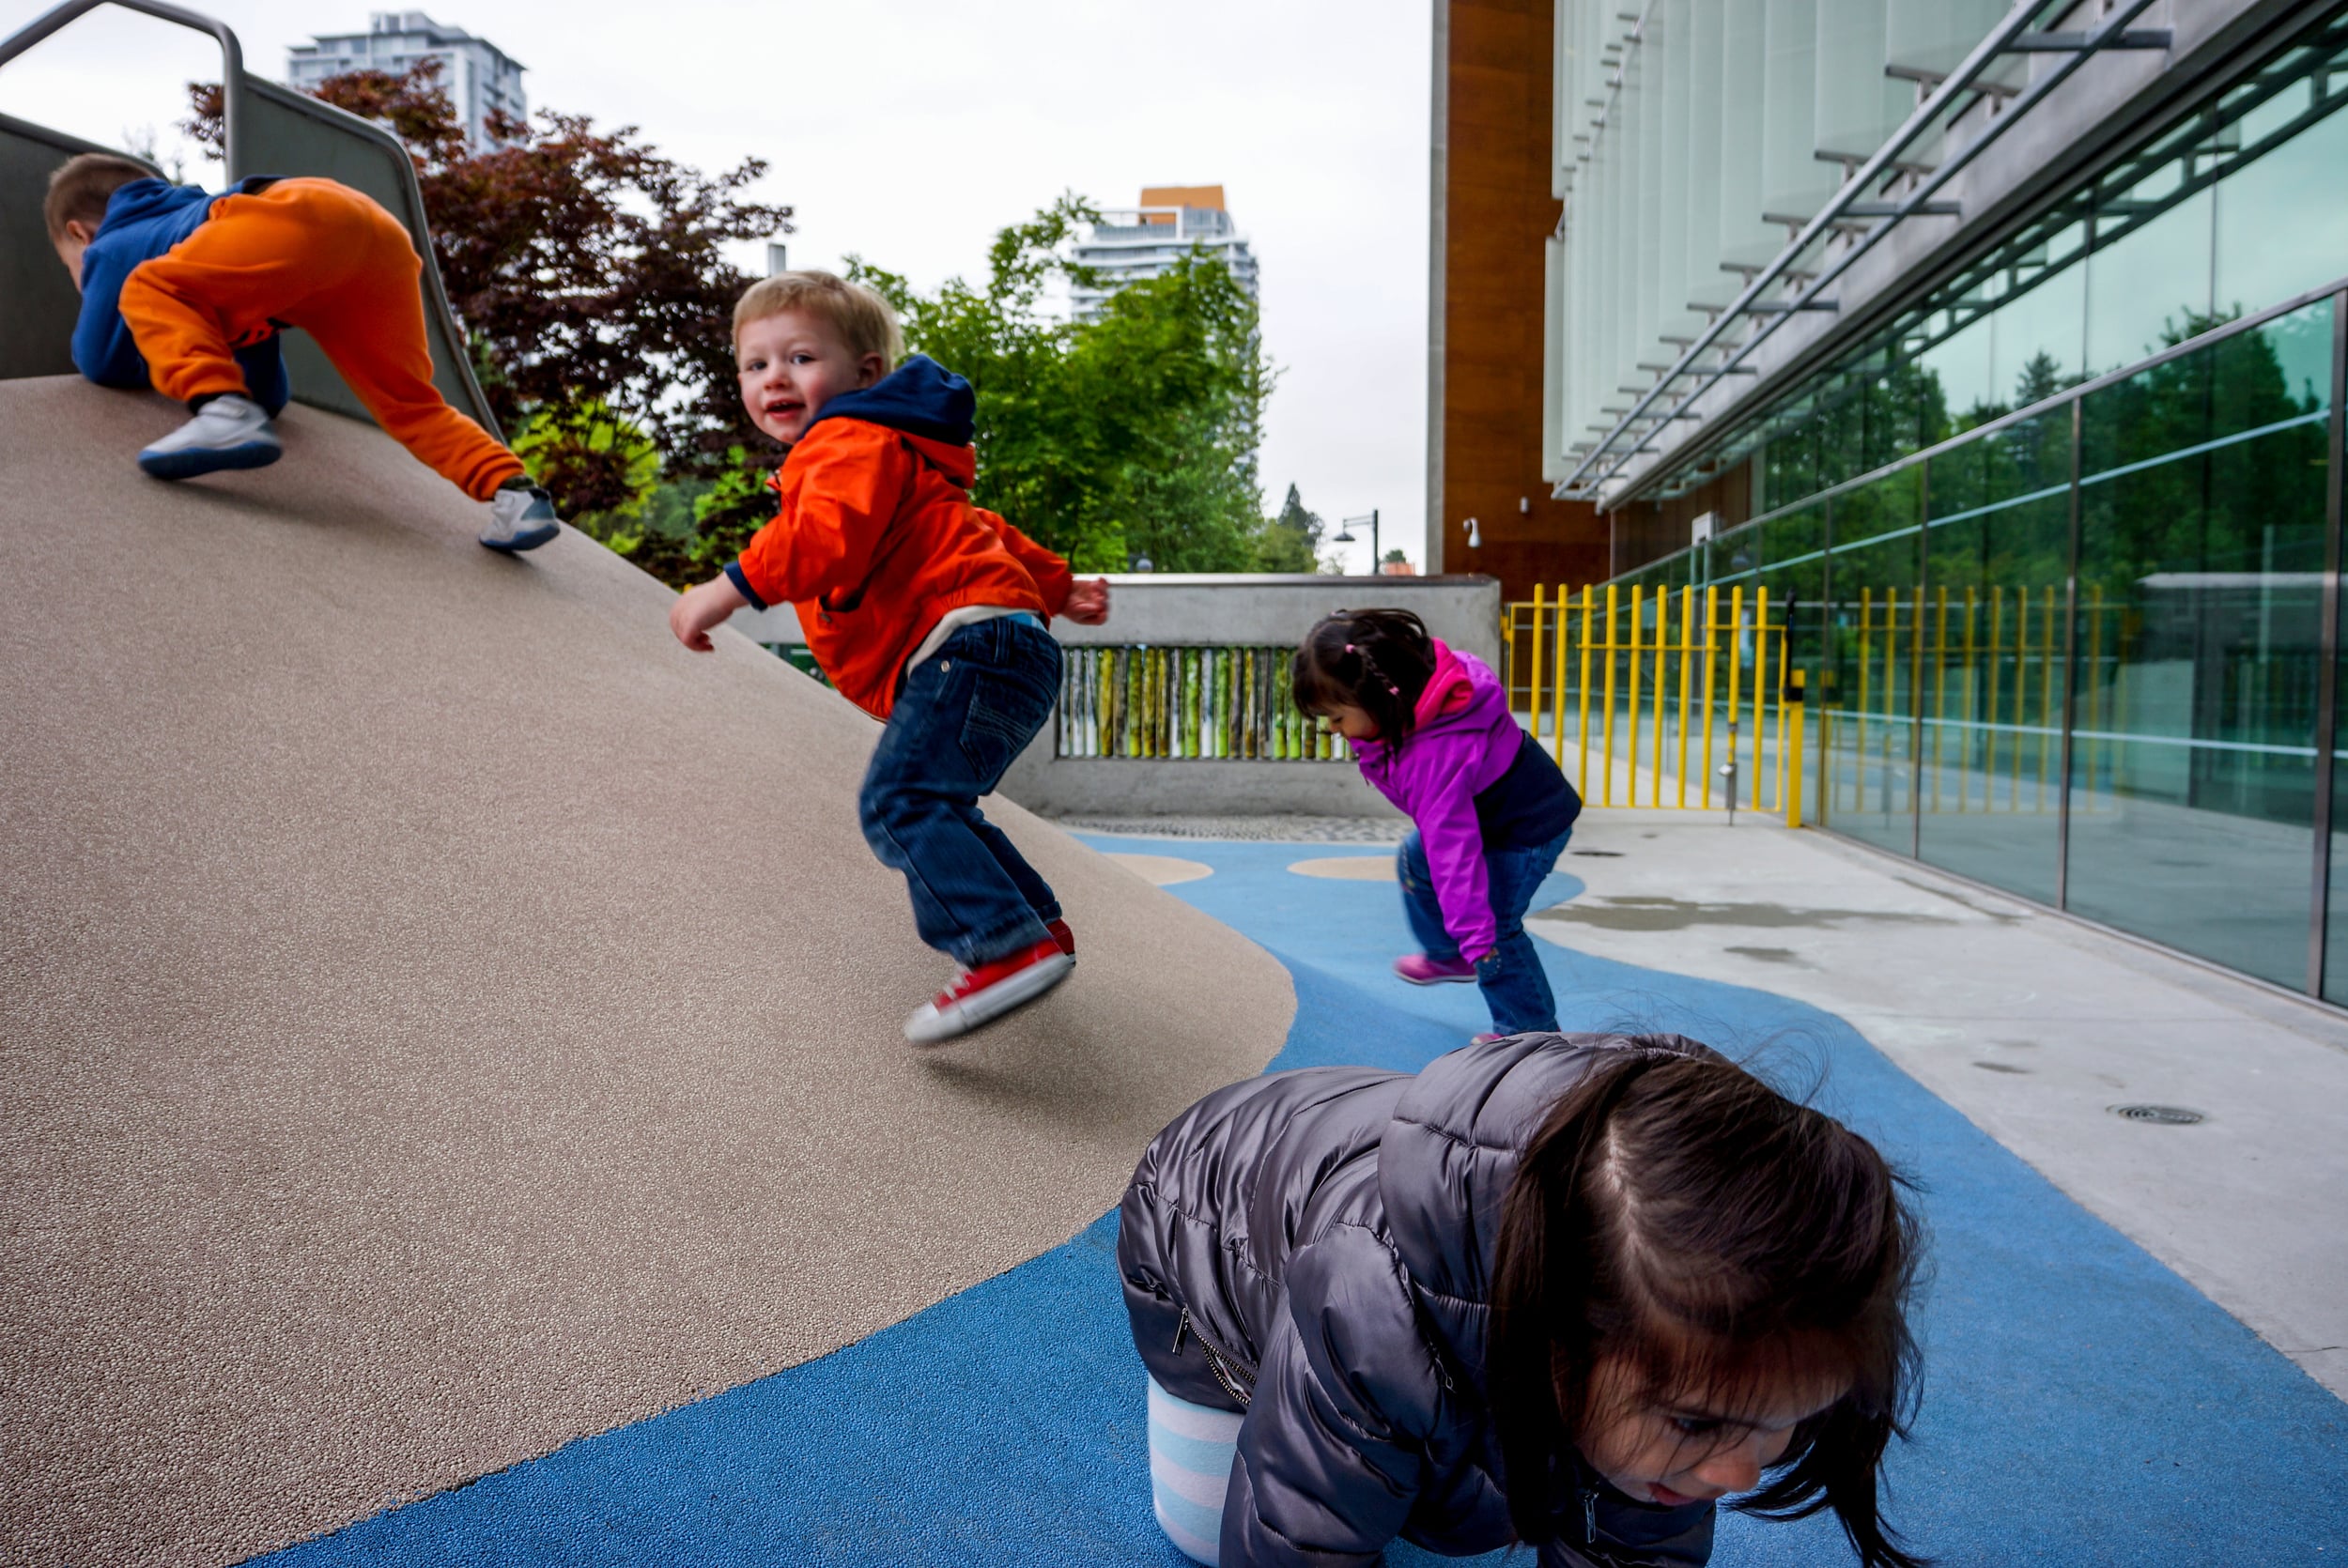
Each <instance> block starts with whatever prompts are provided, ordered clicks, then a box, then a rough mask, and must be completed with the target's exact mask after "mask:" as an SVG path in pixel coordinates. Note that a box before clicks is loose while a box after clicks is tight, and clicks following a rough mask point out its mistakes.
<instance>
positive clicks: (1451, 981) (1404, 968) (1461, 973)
mask: <svg viewBox="0 0 2348 1568" xmlns="http://www.w3.org/2000/svg"><path fill="white" fill-rule="evenodd" d="M1394 972H1395V973H1396V974H1398V975H1399V976H1402V977H1403V978H1404V979H1406V980H1408V981H1410V982H1411V984H1413V985H1414V986H1439V985H1446V984H1448V985H1471V986H1472V985H1474V984H1475V965H1474V964H1472V963H1470V962H1468V961H1467V960H1465V959H1434V958H1429V957H1428V956H1427V955H1426V954H1425V953H1405V954H1403V955H1402V956H1401V957H1400V958H1398V959H1397V960H1395V961H1394Z"/></svg>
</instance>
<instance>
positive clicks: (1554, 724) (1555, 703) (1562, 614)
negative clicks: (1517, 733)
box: [1534, 583, 1572, 762]
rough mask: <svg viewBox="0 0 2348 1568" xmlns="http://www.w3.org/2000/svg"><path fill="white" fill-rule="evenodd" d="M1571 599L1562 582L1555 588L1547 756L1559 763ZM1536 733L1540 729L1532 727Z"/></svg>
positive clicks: (1562, 752)
mask: <svg viewBox="0 0 2348 1568" xmlns="http://www.w3.org/2000/svg"><path fill="white" fill-rule="evenodd" d="M1571 598H1572V595H1571V593H1570V592H1568V589H1567V587H1566V585H1565V584H1564V583H1559V584H1558V585H1557V635H1556V637H1555V638H1552V641H1551V643H1550V659H1551V661H1552V665H1553V666H1554V668H1553V669H1551V671H1550V682H1549V734H1550V742H1549V754H1550V756H1551V757H1552V759H1554V760H1555V761H1559V762H1563V761H1565V760H1566V625H1567V620H1568V617H1567V606H1568V603H1569V602H1570V600H1571ZM1534 732H1535V733H1536V734H1538V733H1539V732H1540V731H1539V727H1538V726H1537V725H1536V726H1535V728H1534Z"/></svg>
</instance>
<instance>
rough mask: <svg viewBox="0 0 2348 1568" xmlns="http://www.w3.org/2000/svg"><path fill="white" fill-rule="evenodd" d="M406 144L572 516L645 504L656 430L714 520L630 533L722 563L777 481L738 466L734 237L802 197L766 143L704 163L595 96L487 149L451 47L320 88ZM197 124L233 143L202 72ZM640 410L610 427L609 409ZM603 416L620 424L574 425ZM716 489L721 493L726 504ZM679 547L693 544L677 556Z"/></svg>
mask: <svg viewBox="0 0 2348 1568" xmlns="http://www.w3.org/2000/svg"><path fill="white" fill-rule="evenodd" d="M310 90H311V92H312V93H313V94H314V95H315V96H317V97H318V98H320V99H323V100H326V101H327V102H329V103H332V104H333V105H335V106H336V107H338V108H342V109H347V110H348V111H350V112H351V113H352V114H355V115H362V116H363V117H364V118H367V119H371V120H375V121H377V122H378V123H380V124H382V125H384V126H385V127H387V128H388V129H389V130H390V131H392V132H393V133H394V135H396V136H398V137H399V139H400V140H401V141H402V142H403V143H404V144H406V146H407V147H408V150H409V155H410V156H411V157H413V158H414V160H415V164H416V177H417V179H418V181H419V183H420V184H421V185H422V187H423V190H424V205H425V214H426V217H427V219H428V220H429V222H430V223H431V225H432V240H433V251H434V254H435V257H436V259H437V260H438V261H439V263H440V278H441V281H442V283H443V284H445V285H446V286H447V289H448V296H449V303H450V304H451V305H452V306H453V307H454V308H455V310H456V315H457V319H458V321H459V323H460V324H461V325H462V326H463V328H464V329H465V331H466V332H467V333H468V334H469V335H470V337H471V342H472V345H473V352H474V359H475V366H474V368H475V371H476V374H478V375H479V377H480V379H481V384H482V390H483V392H486V393H487V396H488V399H489V404H490V407H492V408H493V409H494V410H495V411H496V413H497V416H498V419H499V421H500V422H501V423H503V424H504V425H505V427H506V429H507V431H508V433H509V435H510V434H512V433H513V432H516V431H517V430H521V429H523V428H525V427H530V426H534V427H535V429H536V431H537V433H538V434H537V435H536V436H535V437H534V438H533V441H532V443H531V451H530V453H529V455H530V458H531V461H532V464H533V469H536V470H537V478H538V479H539V481H540V483H542V484H546V485H547V486H548V489H550V490H552V491H553V492H554V494H555V497H556V500H557V502H558V503H559V504H560V506H561V507H562V510H563V513H564V515H565V516H569V517H575V518H582V519H592V518H595V517H596V516H598V515H600V516H602V517H605V518H607V519H609V518H611V517H613V516H614V515H618V514H621V513H624V512H628V511H631V510H633V509H635V508H637V507H639V506H640V505H641V502H642V500H643V499H644V496H643V470H644V469H645V468H646V464H645V462H644V454H643V451H642V441H641V440H639V439H634V438H632V432H633V431H641V434H642V437H643V438H649V440H650V442H651V444H652V445H653V447H654V448H655V449H657V453H658V454H659V459H660V472H661V474H662V475H663V477H664V478H666V479H668V480H669V481H671V482H672V483H677V482H683V483H686V484H697V483H699V484H706V483H708V482H718V481H723V482H724V483H720V484H718V488H717V489H716V490H715V491H714V492H709V493H706V494H705V495H704V498H703V504H702V505H701V506H700V508H699V509H698V511H699V514H700V526H699V528H698V530H695V531H691V532H689V533H688V534H687V536H684V537H677V536H675V535H673V534H671V535H661V536H649V535H647V534H645V533H644V532H642V531H641V530H639V531H637V532H634V533H630V532H628V531H627V530H626V528H625V527H624V526H622V527H619V528H617V529H614V528H610V527H607V528H605V529H599V530H597V531H601V532H605V533H606V534H607V536H610V535H611V534H612V533H614V532H617V534H618V535H619V538H618V542H619V543H621V544H622V545H623V546H625V547H627V548H628V549H629V550H630V553H632V554H633V555H634V557H635V559H636V560H637V561H639V563H640V564H641V565H643V566H645V568H646V569H647V570H650V571H653V572H654V573H655V574H656V575H657V576H665V577H669V578H671V579H672V580H681V579H683V578H685V577H689V576H696V575H706V565H707V560H706V558H712V557H724V556H725V555H726V554H727V552H728V547H729V546H730V545H732V544H733V543H736V542H738V539H739V537H740V535H741V534H742V533H743V532H744V531H745V530H746V529H747V528H748V527H749V526H750V524H751V523H753V522H754V520H755V518H756V516H757V515H758V514H759V513H760V512H761V511H762V510H763V500H764V498H763V497H761V496H760V495H759V494H758V492H757V491H756V489H755V488H754V487H753V486H749V485H745V484H742V483H741V482H740V475H739V470H740V469H742V468H743V467H744V465H745V462H746V460H751V459H747V453H749V452H750V451H754V450H756V449H757V447H758V444H759V442H760V440H761V438H759V437H758V435H757V434H756V432H755V431H754V429H753V428H752V427H751V426H750V424H749V422H748V420H747V419H746V418H745V417H744V415H743V412H742V407H741V403H740V399H739V397H738V396H737V394H736V390H735V381H734V346H733V325H732V323H733V311H734V300H735V299H736V298H737V297H738V296H739V295H740V294H741V292H742V290H743V289H744V288H745V287H747V286H748V285H749V282H750V280H749V277H748V276H746V275H745V274H744V273H743V272H742V271H741V270H740V269H736V268H735V267H734V266H732V265H731V264H730V263H728V262H727V261H726V260H725V258H724V255H723V254H722V251H721V247H722V246H723V245H724V244H725V243H726V242H727V241H730V240H740V239H756V238H765V237H766V236H768V235H772V234H776V233H780V232H787V231H788V229H789V226H790V224H789V220H790V217H791V209H790V208H788V207H779V206H773V205H770V204H765V203H760V202H753V201H749V200H748V199H746V198H745V196H744V195H743V192H744V191H745V189H746V188H747V187H749V185H750V184H751V183H752V182H753V181H755V180H757V179H758V178H759V177H761V176H763V175H764V174H765V172H766V165H765V163H764V162H763V161H759V160H757V159H746V160H744V161H742V162H741V163H740V164H738V165H736V166H735V167H734V168H733V169H731V170H729V171H727V172H725V173H722V174H718V175H715V176H711V175H704V174H702V173H701V172H699V171H698V170H695V169H691V168H687V167H686V166H684V165H683V164H680V163H678V162H676V161H673V160H672V159H669V158H665V157H663V156H661V154H660V153H659V152H658V151H657V149H656V148H654V147H651V146H646V145H645V144H644V143H643V142H642V141H641V139H640V138H639V136H638V133H637V131H636V128H635V127H633V126H622V127H620V128H619V129H617V130H615V131H597V130H596V129H595V124H594V122H593V121H592V120H591V119H589V118H588V117H587V116H586V115H564V114H559V113H555V112H551V111H543V110H542V111H541V112H540V113H539V114H538V115H537V116H536V117H535V122H534V123H528V124H525V123H523V122H521V121H517V120H515V119H512V118H511V117H508V116H503V115H500V116H497V117H496V118H494V119H493V120H492V122H491V125H490V128H489V129H490V134H491V135H492V136H493V137H494V138H495V139H496V141H497V144H498V145H496V146H492V147H489V148H487V150H483V151H478V152H476V151H474V150H473V149H472V148H471V146H469V145H468V144H467V141H466V137H465V131H464V122H463V121H462V120H461V119H460V118H459V117H458V116H457V115H456V108H455V106H454V104H452V103H451V101H450V100H449V96H448V94H447V92H446V91H445V90H444V89H443V88H442V87H441V86H440V62H439V61H437V60H423V61H419V62H418V63H417V64H416V65H415V66H414V67H412V68H411V69H409V70H408V71H407V72H406V73H405V74H400V75H394V74H391V73H389V72H384V71H375V70H361V71H351V72H348V73H347V74H345V75H341V76H333V77H329V78H328V79H326V80H325V81H323V82H321V83H319V84H318V85H317V86H315V87H313V88H312V89H310ZM189 97H190V100H191V102H192V104H193V115H192V116H191V117H190V119H189V120H188V121H187V122H186V124H185V129H186V130H187V131H188V132H189V133H190V134H191V135H193V136H195V137H196V138H198V139H200V140H203V141H206V142H208V143H209V145H210V146H213V147H214V148H215V149H217V148H219V147H220V146H221V145H222V142H223V136H222V129H221V104H220V89H219V87H218V86H217V85H203V84H193V85H191V86H190V87H189ZM613 415H616V416H618V421H619V422H620V423H621V424H622V425H623V426H624V427H632V431H631V433H630V438H624V439H621V440H616V441H615V440H612V439H610V425H611V423H612V419H611V416H613ZM598 423H600V424H601V426H602V427H603V429H604V432H605V434H604V438H602V439H600V440H592V439H586V438H577V439H572V438H565V436H564V432H565V431H569V430H573V429H588V428H591V427H594V426H595V425H597V424H598ZM712 502H715V503H716V504H715V505H714V506H713V505H712V504H711V503H712ZM680 553H681V554H682V556H683V557H685V558H687V559H679V560H673V561H672V560H670V559H668V558H669V557H670V556H672V555H678V554H680Z"/></svg>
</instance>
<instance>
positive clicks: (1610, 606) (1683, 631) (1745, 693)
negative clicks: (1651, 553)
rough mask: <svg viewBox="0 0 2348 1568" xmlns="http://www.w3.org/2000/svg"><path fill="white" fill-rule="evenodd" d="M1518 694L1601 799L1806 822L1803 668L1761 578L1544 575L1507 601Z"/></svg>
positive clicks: (1513, 690)
mask: <svg viewBox="0 0 2348 1568" xmlns="http://www.w3.org/2000/svg"><path fill="white" fill-rule="evenodd" d="M1501 633H1502V640H1503V642H1504V643H1505V644H1506V648H1507V651H1508V652H1507V659H1508V667H1509V669H1508V681H1509V687H1510V697H1511V699H1512V701H1514V702H1515V703H1516V705H1517V711H1518V713H1519V715H1521V716H1522V718H1523V720H1524V722H1525V724H1526V726H1527V728H1528V729H1530V730H1532V732H1533V733H1534V734H1535V735H1536V736H1545V737H1546V738H1547V739H1548V740H1549V742H1550V747H1551V755H1552V756H1553V757H1555V758H1556V760H1557V762H1558V764H1559V766H1561V767H1564V768H1566V769H1567V770H1568V773H1569V774H1571V775H1572V776H1574V778H1575V781H1576V784H1577V786H1578V787H1579V788H1580V790H1581V792H1582V794H1583V798H1584V799H1585V800H1587V801H1588V802H1589V803H1590V804H1591V805H1594V806H1632V807H1667V808H1673V809H1685V808H1691V807H1692V808H1698V809H1715V810H1717V809H1719V808H1721V807H1727V806H1730V805H1732V804H1733V805H1734V806H1735V807H1739V808H1743V809H1758V810H1766V811H1783V812H1784V813H1785V814H1786V818H1787V820H1788V821H1789V822H1795V823H1797V824H1798V823H1799V822H1800V815H1801V806H1800V802H1801V796H1802V792H1801V789H1800V780H1799V778H1796V777H1791V776H1789V768H1790V766H1791V762H1792V759H1794V758H1796V757H1799V756H1800V754H1801V748H1802V706H1801V703H1800V700H1799V699H1795V700H1791V701H1788V700H1785V699H1784V698H1785V695H1786V694H1787V693H1788V692H1789V691H1799V690H1800V688H1801V684H1802V682H1803V672H1802V671H1800V670H1798V669H1789V667H1788V661H1787V652H1786V638H1785V629H1784V626H1783V625H1781V624H1779V623H1777V622H1775V621H1773V620H1772V619H1771V610H1770V604H1769V590H1768V589H1766V588H1751V589H1748V588H1745V587H1743V586H1736V587H1730V588H1719V587H1709V588H1672V587H1668V586H1659V587H1653V588H1650V587H1646V586H1645V585H1641V584H1630V585H1628V586H1625V585H1622V584H1617V583H1610V584H1606V585H1604V586H1597V585H1592V586H1585V587H1583V588H1582V589H1580V590H1578V591H1569V590H1568V589H1566V588H1563V587H1559V588H1557V589H1555V590H1552V589H1550V588H1548V587H1547V586H1546V585H1544V586H1540V587H1536V588H1535V589H1534V590H1533V597H1532V598H1531V599H1529V600H1515V601H1511V602H1510V603H1508V604H1507V605H1506V606H1504V607H1503V609H1502V626H1501Z"/></svg>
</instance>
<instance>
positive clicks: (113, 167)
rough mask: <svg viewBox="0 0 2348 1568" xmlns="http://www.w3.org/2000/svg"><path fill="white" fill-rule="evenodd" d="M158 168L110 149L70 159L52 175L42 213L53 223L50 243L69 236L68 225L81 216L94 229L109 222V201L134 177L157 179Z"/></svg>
mask: <svg viewBox="0 0 2348 1568" xmlns="http://www.w3.org/2000/svg"><path fill="white" fill-rule="evenodd" d="M154 177H155V171H154V170H152V169H150V168H147V166H145V165H144V164H140V163H133V162H131V161H130V160H129V159H127V158H117V157H116V156H115V155H114V154H113V153H110V152H85V153H78V154H76V155H75V156H73V157H71V158H69V159H67V160H66V161H64V162H63V163H61V164H59V165H58V166H57V168H56V169H55V171H54V173H52V174H51V175H50V177H49V196H48V199H47V200H46V201H44V202H43V203H42V204H41V216H42V217H43V218H44V219H46V220H47V221H48V223H49V242H50V243H51V244H53V245H54V244H55V243H56V242H57V241H58V240H60V239H63V238H65V226H66V224H68V223H71V222H73V221H74V220H75V219H77V218H78V219H80V220H81V221H82V222H83V223H87V224H88V225H89V226H90V227H91V228H92V229H96V228H97V227H98V225H99V224H100V223H104V222H105V221H106V204H107V202H109V201H111V200H112V199H113V198H114V193H115V192H116V191H119V190H121V189H122V188H123V187H124V186H126V185H128V184H130V183H131V181H132V180H134V179H153V178H154Z"/></svg>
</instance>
